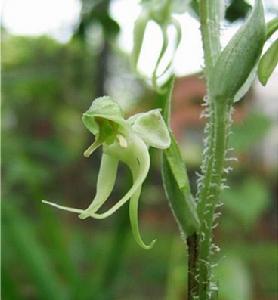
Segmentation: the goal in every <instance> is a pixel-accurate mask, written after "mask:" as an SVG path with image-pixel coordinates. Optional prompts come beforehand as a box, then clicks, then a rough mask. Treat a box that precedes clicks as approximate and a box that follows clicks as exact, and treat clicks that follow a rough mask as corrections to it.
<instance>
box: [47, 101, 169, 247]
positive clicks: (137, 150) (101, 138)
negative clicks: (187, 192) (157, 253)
mask: <svg viewBox="0 0 278 300" xmlns="http://www.w3.org/2000/svg"><path fill="white" fill-rule="evenodd" d="M82 121H83V123H84V125H85V127H86V128H87V129H88V130H89V131H90V132H91V133H92V134H93V135H94V136H95V141H94V143H93V144H92V145H91V146H90V147H89V148H88V149H87V150H85V152H84V156H85V157H89V156H90V155H91V154H92V153H93V152H94V151H95V150H96V149H97V148H98V147H100V146H102V148H103V155H102V159H101V164H100V170H99V174H98V180H97V188H96V194H95V197H94V199H93V201H92V203H91V204H90V205H89V207H88V208H87V209H78V208H71V207H67V206H61V205H58V204H55V203H52V202H48V201H45V200H44V201H43V203H47V204H49V205H52V206H54V207H57V208H59V209H63V210H66V211H70V212H74V213H78V214H79V218H80V219H85V218H88V217H92V218H95V219H104V218H107V217H109V216H110V215H112V214H113V213H114V212H116V211H117V210H118V209H119V208H120V207H121V206H122V205H124V204H125V203H126V202H127V201H129V216H130V223H131V228H132V232H133V235H134V238H135V240H136V241H137V243H138V244H139V245H140V246H141V247H143V248H144V249H150V248H152V246H153V244H154V242H155V240H153V241H152V242H151V243H150V244H149V245H146V244H145V243H144V242H143V240H142V238H141V235H140V232H139V228H138V199H139V197H140V194H141V188H142V184H143V182H144V180H145V179H146V176H147V174H148V171H149V169H150V156H149V152H148V148H149V147H155V148H159V149H166V148H168V147H169V146H170V136H169V132H168V129H167V126H166V124H165V122H164V120H163V118H162V116H161V114H160V110H159V109H154V110H150V111H148V112H146V113H139V114H136V115H134V116H132V117H130V118H129V119H124V118H123V114H122V111H121V109H120V107H119V105H118V104H117V103H116V102H115V101H113V100H112V99H111V98H110V97H108V96H105V97H101V98H97V99H96V100H94V101H93V102H92V105H91V107H90V108H89V109H88V110H87V111H86V112H85V113H84V114H83V116H82ZM119 161H121V162H123V163H124V164H126V165H127V166H128V168H129V169H130V171H131V174H132V178H133V184H132V186H131V188H130V189H129V190H128V191H127V193H126V194H125V195H124V196H123V197H122V198H121V199H120V200H119V201H118V202H116V204H114V205H113V206H112V207H111V208H110V209H108V210H107V211H105V212H102V213H100V212H99V209H100V208H101V207H102V206H103V204H104V203H105V202H106V200H107V199H108V197H109V196H110V194H111V192H112V190H113V187H114V184H115V181H116V176H117V168H118V164H119Z"/></svg>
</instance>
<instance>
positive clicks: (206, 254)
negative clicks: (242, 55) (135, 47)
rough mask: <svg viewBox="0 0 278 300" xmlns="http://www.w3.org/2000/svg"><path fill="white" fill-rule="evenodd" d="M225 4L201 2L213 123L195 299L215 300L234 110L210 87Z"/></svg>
mask: <svg viewBox="0 0 278 300" xmlns="http://www.w3.org/2000/svg"><path fill="white" fill-rule="evenodd" d="M221 2H223V1H221V0H200V23H201V34H202V40H203V50H204V60H205V75H206V81H207V90H208V100H207V105H208V107H207V112H208V116H209V120H208V123H207V125H206V128H205V134H206V135H207V136H206V140H205V145H204V147H205V149H204V156H203V161H202V167H201V170H202V173H203V176H202V177H201V178H200V181H199V183H198V193H197V198H198V215H199V219H200V222H201V226H200V231H199V233H198V247H197V251H198V253H197V268H195V280H196V279H197V281H198V288H195V290H194V292H193V295H192V298H189V299H200V300H208V299H211V292H212V281H211V279H212V278H211V275H212V274H211V269H212V266H211V253H212V227H213V218H214V211H215V205H216V203H217V200H218V196H219V193H220V190H221V180H222V173H223V168H224V160H225V149H226V143H227V135H228V126H229V118H230V107H229V106H228V105H227V104H226V101H220V100H225V99H214V98H213V97H212V94H213V91H212V90H211V84H210V80H211V73H212V72H213V67H214V64H215V62H216V59H217V57H218V55H219V53H220V50H221V46H220V32H219V28H220V20H221ZM216 100H217V101H216ZM194 296H195V297H194Z"/></svg>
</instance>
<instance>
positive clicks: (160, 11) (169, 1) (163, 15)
mask: <svg viewBox="0 0 278 300" xmlns="http://www.w3.org/2000/svg"><path fill="white" fill-rule="evenodd" d="M183 4H184V3H183ZM142 6H143V7H142V8H143V9H142V11H141V13H140V15H139V17H138V18H137V20H136V22H135V24H134V29H133V31H134V34H133V37H134V38H133V48H132V53H131V63H132V66H133V68H134V70H136V71H138V70H137V65H138V62H139V58H140V55H141V52H142V47H143V42H144V35H145V31H146V28H147V25H148V24H149V22H150V21H153V22H155V23H156V24H157V25H158V26H159V28H160V31H161V34H162V46H161V49H160V52H159V55H158V58H157V60H156V62H155V67H154V70H153V72H152V77H151V81H152V86H153V88H154V90H156V91H157V92H162V93H164V92H165V91H163V90H162V89H161V88H160V87H159V86H158V84H157V81H158V79H159V78H161V77H163V76H164V75H165V74H166V73H167V72H168V71H169V70H170V68H171V66H172V61H173V59H170V61H169V62H168V63H167V64H166V66H164V68H163V70H162V71H161V73H160V74H159V73H158V70H159V69H160V66H161V65H162V60H163V58H164V57H165V54H166V52H167V49H168V48H169V38H168V33H167V31H168V29H169V28H170V27H173V30H174V32H175V37H174V39H175V40H174V51H173V53H172V56H171V57H172V58H173V57H174V55H175V52H176V50H177V48H178V46H179V44H180V41H181V26H180V24H179V22H178V21H177V20H176V19H175V18H174V17H173V16H172V15H173V13H175V12H179V10H178V6H179V3H178V1H177V0H176V1H173V0H145V1H142Z"/></svg>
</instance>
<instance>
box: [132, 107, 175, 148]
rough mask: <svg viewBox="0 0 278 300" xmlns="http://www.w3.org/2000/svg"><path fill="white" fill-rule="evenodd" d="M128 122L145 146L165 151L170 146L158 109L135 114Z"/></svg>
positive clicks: (168, 136) (166, 129)
mask: <svg viewBox="0 0 278 300" xmlns="http://www.w3.org/2000/svg"><path fill="white" fill-rule="evenodd" d="M128 122H129V123H130V124H131V127H132V129H133V131H135V132H136V133H137V134H138V135H139V136H140V137H141V138H142V139H143V141H144V142H145V143H146V144H147V145H149V146H151V147H155V148H159V149H166V148H168V147H169V146H170V143H171V139H170V135H169V131H168V128H167V126H166V124H165V122H164V120H163V118H162V116H161V113H160V110H159V109H153V110H150V111H148V112H146V113H139V114H136V115H134V116H132V117H131V118H129V119H128Z"/></svg>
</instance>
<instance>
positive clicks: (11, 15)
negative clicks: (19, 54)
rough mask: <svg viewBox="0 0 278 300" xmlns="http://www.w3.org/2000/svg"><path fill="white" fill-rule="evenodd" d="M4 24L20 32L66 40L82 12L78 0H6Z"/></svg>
mask: <svg viewBox="0 0 278 300" xmlns="http://www.w3.org/2000/svg"><path fill="white" fill-rule="evenodd" d="M1 8H2V9H1V10H2V23H3V24H4V26H5V28H6V29H7V30H8V31H9V32H11V33H13V34H17V35H41V34H48V35H51V36H53V37H55V38H56V39H58V40H60V41H62V42H65V41H67V40H68V39H69V38H70V36H71V34H72V31H73V27H74V25H75V24H76V22H77V20H78V16H79V12H80V8H81V5H80V2H79V1H78V0H4V1H1Z"/></svg>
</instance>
